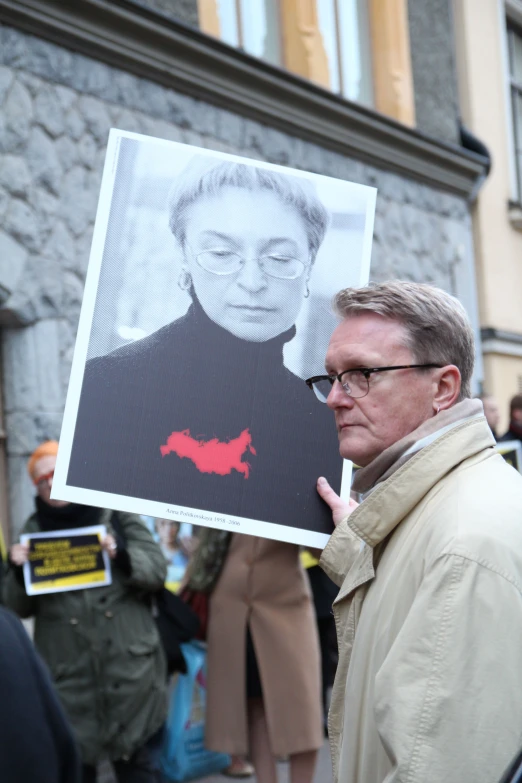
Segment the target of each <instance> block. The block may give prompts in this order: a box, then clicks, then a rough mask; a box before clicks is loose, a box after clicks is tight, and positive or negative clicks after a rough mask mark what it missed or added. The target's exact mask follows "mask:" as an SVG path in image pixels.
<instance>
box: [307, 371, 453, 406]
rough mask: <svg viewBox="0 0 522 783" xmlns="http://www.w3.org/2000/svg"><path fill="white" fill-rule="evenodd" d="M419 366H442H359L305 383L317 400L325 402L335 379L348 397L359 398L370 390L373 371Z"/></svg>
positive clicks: (316, 376) (313, 377) (313, 378)
mask: <svg viewBox="0 0 522 783" xmlns="http://www.w3.org/2000/svg"><path fill="white" fill-rule="evenodd" d="M421 367H442V365H441V364H399V365H397V366H394V367H372V368H369V367H361V368H358V369H357V370H345V371H344V372H341V373H339V375H314V376H312V378H307V379H306V381H305V383H306V385H307V386H308V388H309V389H312V391H314V392H315V396H316V397H317V399H318V400H319V402H326V400H327V398H328V395H329V394H330V392H331V391H332V386H333V385H334V383H335V381H339V383H340V384H341V386H342V387H343V390H344V392H345V393H346V394H347V395H348V397H352V398H353V399H354V400H359V399H361V397H366V395H367V394H368V393H369V391H370V377H371V376H372V375H373V373H375V372H389V371H390V370H416V369H420V368H421Z"/></svg>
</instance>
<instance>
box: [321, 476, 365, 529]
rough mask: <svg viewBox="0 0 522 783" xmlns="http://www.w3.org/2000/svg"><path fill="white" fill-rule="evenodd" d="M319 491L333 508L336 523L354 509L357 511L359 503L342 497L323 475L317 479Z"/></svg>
mask: <svg viewBox="0 0 522 783" xmlns="http://www.w3.org/2000/svg"><path fill="white" fill-rule="evenodd" d="M317 491H318V493H319V494H320V496H321V497H322V499H323V500H324V502H325V503H328V505H329V506H330V508H331V509H332V519H333V522H334V525H338V524H339V522H342V520H343V519H344V518H345V517H347V516H348V514H351V513H352V511H355V509H356V508H357V506H358V505H359V504H358V503H356V502H355V500H349V501H348V500H343V499H342V498H340V497H339V495H338V494H337V492H334V490H333V489H332V488H331V486H330V485H329V483H328V482H327V480H326V479H325V478H324V477H323V476H321V478H319V479H317Z"/></svg>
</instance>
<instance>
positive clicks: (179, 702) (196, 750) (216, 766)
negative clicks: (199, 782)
mask: <svg viewBox="0 0 522 783" xmlns="http://www.w3.org/2000/svg"><path fill="white" fill-rule="evenodd" d="M181 649H182V652H183V656H184V658H185V661H186V662H187V673H186V674H180V675H179V677H178V681H177V683H176V687H175V688H174V690H173V692H172V696H171V699H170V708H169V715H168V718H167V727H166V731H165V739H164V742H163V749H162V753H161V768H162V771H163V774H164V775H165V777H166V778H167V780H169V781H173V783H182V781H185V780H193V779H194V778H199V777H205V776H207V775H212V774H214V773H216V772H220V771H221V770H222V769H225V767H228V766H229V765H230V762H231V760H230V756H227V755H226V753H214V752H213V751H210V750H207V749H206V748H205V706H206V700H207V699H206V696H207V666H206V664H207V653H206V650H205V647H204V646H203V645H201V644H199V643H198V642H189V643H187V644H182V645H181Z"/></svg>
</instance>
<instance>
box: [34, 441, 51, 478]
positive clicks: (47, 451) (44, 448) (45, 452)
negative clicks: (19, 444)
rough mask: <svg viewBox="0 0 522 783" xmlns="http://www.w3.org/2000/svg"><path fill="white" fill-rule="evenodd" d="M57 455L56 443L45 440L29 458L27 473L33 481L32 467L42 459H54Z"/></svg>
mask: <svg viewBox="0 0 522 783" xmlns="http://www.w3.org/2000/svg"><path fill="white" fill-rule="evenodd" d="M57 454H58V441H57V440H46V441H45V443H41V444H40V445H39V446H38V447H37V448H36V449H35V450H34V451H33V453H32V454H31V456H30V457H29V461H28V463H27V472H28V473H29V475H30V476H31V478H32V479H34V466H35V465H36V463H37V462H38V460H39V459H41V458H42V457H56V455H57Z"/></svg>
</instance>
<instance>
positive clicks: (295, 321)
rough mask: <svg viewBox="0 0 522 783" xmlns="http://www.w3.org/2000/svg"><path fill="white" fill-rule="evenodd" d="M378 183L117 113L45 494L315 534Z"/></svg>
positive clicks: (335, 462) (254, 528)
mask: <svg viewBox="0 0 522 783" xmlns="http://www.w3.org/2000/svg"><path fill="white" fill-rule="evenodd" d="M375 199H376V191H375V189H374V188H370V187H367V186H364V185H359V184H356V183H352V182H347V181H344V180H338V179H334V178H331V177H325V176H321V175H317V174H311V173H308V172H303V171H298V170H295V169H289V168H286V167H282V166H277V165H274V164H269V163H264V162H259V161H252V160H249V159H245V158H241V157H238V156H234V155H228V154H225V153H220V152H215V151H211V150H206V149H200V148H197V147H192V146H188V145H183V144H178V143H176V142H170V141H164V140H159V139H154V138H150V137H145V136H140V135H137V134H132V133H127V132H123V131H118V130H112V131H111V134H110V138H109V144H108V148H107V156H106V162H105V168H104V174H103V180H102V186H101V193H100V200H99V205H98V212H97V218H96V224H95V230H94V237H93V243H92V249H91V255H90V261H89V267H88V273H87V279H86V286H85V292H84V299H83V305H82V312H81V317H80V324H79V329H78V336H77V341H76V346H75V352H74V359H73V364H72V372H71V378H70V384H69V390H68V395H67V403H66V408H65V415H64V420H63V427H62V433H61V438H60V451H59V454H58V462H57V466H56V471H55V477H54V484H53V491H52V496H53V497H54V498H59V499H62V500H69V501H73V502H78V503H85V504H89V505H95V506H101V507H105V508H112V509H118V510H122V511H129V512H135V513H139V514H142V515H146V516H151V517H155V518H167V519H168V518H170V519H174V520H177V521H178V522H189V523H192V524H195V525H204V526H209V527H216V528H220V529H225V530H231V531H233V532H242V533H247V534H251V535H258V536H264V537H268V538H273V539H278V540H282V541H289V542H293V543H297V544H302V545H305V546H313V547H323V546H325V544H326V542H327V541H328V538H329V535H330V533H331V532H332V529H333V526H332V522H331V515H330V512H329V509H328V508H327V507H326V505H325V504H324V503H323V501H322V500H321V499H320V498H319V496H318V495H317V491H316V488H315V487H316V480H317V478H318V477H319V476H320V475H325V476H326V478H328V480H329V481H330V483H331V484H332V486H333V487H334V489H335V490H336V491H337V492H339V493H340V494H341V495H342V496H343V497H346V498H348V497H349V491H350V472H351V466H350V463H348V462H343V460H342V459H341V457H340V456H339V451H338V439H337V432H336V429H335V424H334V418H333V414H332V413H331V412H330V411H329V410H328V409H327V407H326V406H324V405H322V404H321V403H319V402H318V401H317V400H316V399H315V397H314V394H313V392H311V391H310V390H309V389H308V388H307V387H306V385H305V383H304V379H305V378H307V377H309V376H311V375H314V374H319V373H321V372H324V356H325V353H326V348H327V345H328V340H329V337H330V335H331V333H332V331H333V329H334V328H335V326H336V324H337V323H338V319H337V318H336V316H335V315H334V314H333V311H332V308H331V300H332V297H333V295H334V294H335V293H336V292H337V291H339V290H340V289H342V288H345V287H347V286H361V285H364V284H366V283H367V280H368V273H369V266H370V253H371V243H372V236H373V221H374V212H375Z"/></svg>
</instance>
